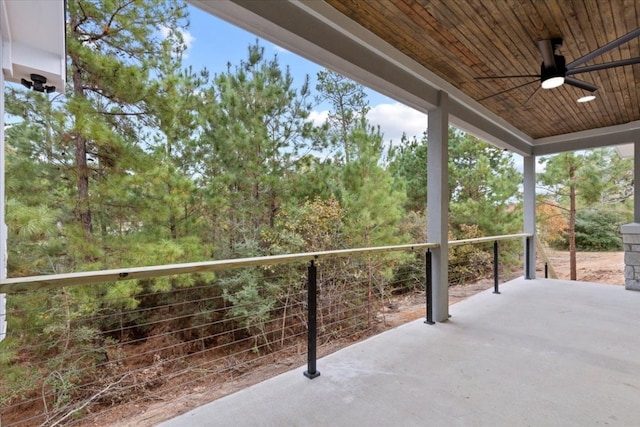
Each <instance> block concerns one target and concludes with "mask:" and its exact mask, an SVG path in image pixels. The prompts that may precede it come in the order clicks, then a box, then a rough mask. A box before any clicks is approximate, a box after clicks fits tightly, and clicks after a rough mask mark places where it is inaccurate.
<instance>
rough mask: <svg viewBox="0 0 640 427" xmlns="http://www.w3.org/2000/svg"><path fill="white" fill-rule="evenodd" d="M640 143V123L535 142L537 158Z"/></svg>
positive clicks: (541, 139) (534, 147)
mask: <svg viewBox="0 0 640 427" xmlns="http://www.w3.org/2000/svg"><path fill="white" fill-rule="evenodd" d="M634 142H640V121H634V122H629V123H625V124H622V125H616V126H608V127H604V128H598V129H589V130H585V131H581V132H573V133H567V134H564V135H556V136H551V137H547V138H539V139H535V140H534V141H533V144H534V146H533V153H534V154H535V155H537V156H542V155H548V154H556V153H561V152H565V151H576V150H586V149H590V148H599V147H609V146H613V145H622V144H631V143H634Z"/></svg>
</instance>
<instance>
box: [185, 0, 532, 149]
mask: <svg viewBox="0 0 640 427" xmlns="http://www.w3.org/2000/svg"><path fill="white" fill-rule="evenodd" d="M188 1H189V2H190V3H191V4H193V5H195V6H197V7H199V8H201V9H202V10H204V11H206V12H208V13H211V14H213V15H215V16H218V17H219V18H221V19H224V20H225V21H228V22H230V23H232V24H234V25H236V26H239V27H241V28H243V29H245V30H247V31H250V32H252V33H254V34H256V35H258V36H259V37H262V38H264V39H266V40H270V41H272V42H273V43H276V44H278V45H279V46H281V47H283V48H285V49H287V50H289V51H291V52H294V53H296V54H298V55H300V56H302V57H305V58H307V59H309V60H311V61H313V62H315V63H317V64H319V65H321V66H324V67H327V68H330V69H332V70H335V71H337V72H339V73H341V74H343V75H345V76H346V77H349V78H351V79H353V80H355V81H357V82H359V83H361V84H363V85H365V86H367V87H369V88H371V89H373V90H376V91H378V92H380V93H382V94H383V95H386V96H388V97H390V98H392V99H395V100H397V101H398V102H401V103H403V104H405V105H407V106H409V107H412V108H414V109H416V110H418V111H420V112H423V113H427V114H428V112H429V110H432V109H434V108H436V106H437V102H438V101H437V100H438V92H440V91H444V92H446V93H448V94H449V98H450V102H451V107H452V108H451V122H452V123H453V124H454V125H456V126H458V127H460V128H461V129H462V130H465V131H467V132H469V133H471V134H473V135H475V136H477V137H479V138H481V139H484V140H486V141H487V142H490V143H492V144H495V145H498V146H500V147H502V148H506V149H508V150H511V151H514V152H517V153H520V154H524V155H528V154H530V153H531V149H530V145H531V142H532V139H531V138H530V137H529V136H527V135H526V134H524V133H523V132H521V131H519V130H518V129H516V128H515V127H514V126H512V125H510V124H509V123H508V122H506V121H505V120H503V119H501V118H500V117H498V116H496V115H495V114H493V113H492V112H490V111H489V110H487V109H486V108H484V107H482V106H481V105H480V104H478V103H477V102H476V101H474V100H473V99H471V98H470V97H468V96H467V95H465V94H464V93H462V91H460V90H458V89H457V88H455V87H454V86H453V85H451V84H449V83H448V82H446V81H445V80H444V79H441V78H440V77H438V76H437V75H435V74H434V73H432V72H431V71H429V70H427V69H426V68H424V67H423V66H421V65H420V64H418V63H417V62H415V61H413V60H412V59H410V58H409V57H407V56H406V55H404V54H402V53H401V52H399V51H398V50H397V49H395V48H394V47H392V46H391V45H389V44H388V43H386V42H385V41H384V40H382V39H380V38H379V37H377V36H376V35H374V34H373V33H371V32H370V31H368V30H366V29H365V28H363V27H361V26H359V25H357V24H355V23H354V22H353V21H351V20H350V19H349V18H347V17H345V16H344V15H342V14H341V13H339V12H338V11H336V10H335V9H333V8H332V7H330V6H329V5H327V4H326V3H325V2H323V1H309V2H301V1H281V2H260V1H250V0H233V1H215V2H209V1H205V0H188Z"/></svg>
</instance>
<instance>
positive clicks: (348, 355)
mask: <svg viewBox="0 0 640 427" xmlns="http://www.w3.org/2000/svg"><path fill="white" fill-rule="evenodd" d="M502 290H503V293H502V294H501V295H494V294H492V293H491V292H490V291H486V292H483V293H480V294H478V295H476V296H474V297H471V298H470V299H468V300H465V301H462V302H459V303H457V304H454V305H452V306H451V313H452V317H451V319H449V321H448V322H446V323H442V324H439V325H438V326H435V327H432V326H428V325H425V324H424V323H423V322H422V320H417V321H414V322H412V323H408V324H405V325H403V326H400V327H398V328H396V329H393V330H391V331H388V332H385V333H382V334H380V335H377V336H375V337H372V338H369V339H367V340H365V341H362V342H360V343H358V344H355V345H353V346H350V347H348V348H345V349H342V350H340V351H338V352H336V353H334V354H331V355H329V356H327V357H324V358H322V359H320V360H319V361H318V370H319V371H320V372H321V375H320V376H319V377H318V378H316V379H314V380H313V381H309V380H308V379H307V378H305V377H304V376H303V375H302V373H303V371H304V368H303V367H299V368H297V369H294V370H292V371H290V372H287V373H285V374H282V375H280V376H278V377H275V378H273V379H270V380H267V381H265V382H263V383H260V384H257V385H255V386H253V387H250V388H248V389H245V390H243V391H240V392H238V393H236V394H232V395H230V396H227V397H224V398H222V399H219V400H217V401H214V402H212V403H210V404H208V405H205V406H202V407H200V408H197V409H195V410H193V411H191V412H188V413H186V414H184V415H182V416H179V417H177V418H174V419H172V420H169V421H167V422H165V423H162V424H161V426H163V427H180V426H216V425H220V426H223V425H230V424H233V425H237V426H249V425H261V426H294V425H299V426H302V425H314V426H321V425H323V426H326V425H334V426H338V425H344V426H346V425H377V426H389V425H432V426H488V425H491V426H525V425H526V426H550V425H563V426H596V425H620V426H631V425H637V424H638V420H639V419H640V380H639V379H638V375H637V372H638V371H639V370H640V361H639V360H638V357H637V355H638V354H640V340H638V339H637V334H638V331H639V327H638V325H639V324H640V311H639V310H638V309H637V307H638V304H640V293H637V292H628V291H625V290H624V288H622V287H620V286H613V285H602V284H593V283H585V282H569V281H559V280H544V279H536V280H523V279H517V280H514V281H511V282H509V283H507V284H505V286H504V287H503V289H502Z"/></svg>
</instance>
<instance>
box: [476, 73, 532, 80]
mask: <svg viewBox="0 0 640 427" xmlns="http://www.w3.org/2000/svg"><path fill="white" fill-rule="evenodd" d="M523 77H535V78H538V79H539V78H540V74H516V75H512V76H489V77H474V80H495V79H519V78H523Z"/></svg>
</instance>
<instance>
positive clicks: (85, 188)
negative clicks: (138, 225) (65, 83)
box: [73, 68, 93, 238]
mask: <svg viewBox="0 0 640 427" xmlns="http://www.w3.org/2000/svg"><path fill="white" fill-rule="evenodd" d="M73 92H74V94H75V95H76V96H84V89H83V84H82V75H81V74H80V71H79V70H78V69H75V68H74V70H73ZM74 136H75V142H76V159H75V160H76V173H77V181H76V186H77V189H78V203H77V206H76V216H77V218H78V221H79V222H80V225H81V226H82V229H83V230H84V232H85V237H87V238H88V237H89V236H90V235H91V234H92V233H93V223H92V220H91V206H90V203H89V167H88V165H87V140H86V138H85V137H84V136H83V135H82V134H81V133H80V132H79V131H76V132H75V135H74Z"/></svg>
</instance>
